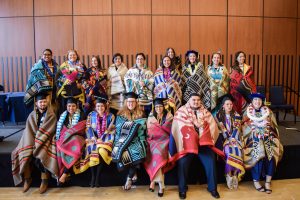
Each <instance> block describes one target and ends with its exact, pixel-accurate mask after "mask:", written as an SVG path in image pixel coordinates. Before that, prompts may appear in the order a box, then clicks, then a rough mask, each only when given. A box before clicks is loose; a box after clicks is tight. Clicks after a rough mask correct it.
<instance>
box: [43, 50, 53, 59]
mask: <svg viewBox="0 0 300 200" xmlns="http://www.w3.org/2000/svg"><path fill="white" fill-rule="evenodd" d="M43 59H44V61H46V62H51V61H52V53H51V52H50V51H47V50H45V51H44V52H43Z"/></svg>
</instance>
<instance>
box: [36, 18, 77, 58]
mask: <svg viewBox="0 0 300 200" xmlns="http://www.w3.org/2000/svg"><path fill="white" fill-rule="evenodd" d="M35 30H36V32H35V40H36V55H37V57H38V56H40V55H41V54H42V51H43V50H44V49H46V48H50V49H51V50H52V51H53V54H54V55H65V54H66V53H67V51H68V50H69V49H72V48H73V34H72V17H70V16H61V17H56V16H55V17H36V18H35ZM79 51H80V50H79Z"/></svg>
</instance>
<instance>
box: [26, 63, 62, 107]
mask: <svg viewBox="0 0 300 200" xmlns="http://www.w3.org/2000/svg"><path fill="white" fill-rule="evenodd" d="M52 63H53V67H56V66H57V64H56V62H55V60H52ZM54 71H55V70H54ZM50 90H52V86H51V84H50V82H49V80H48V78H47V75H46V74H45V67H44V65H43V60H42V59H41V60H39V61H38V62H37V63H35V64H34V66H33V67H32V68H31V71H30V75H29V78H28V82H27V86H26V91H25V96H24V103H25V104H26V105H30V104H31V103H32V102H33V98H34V96H35V95H36V94H38V93H40V92H45V91H50Z"/></svg>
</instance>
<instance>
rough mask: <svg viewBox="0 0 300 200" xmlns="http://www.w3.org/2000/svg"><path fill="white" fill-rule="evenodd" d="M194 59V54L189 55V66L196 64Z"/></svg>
mask: <svg viewBox="0 0 300 200" xmlns="http://www.w3.org/2000/svg"><path fill="white" fill-rule="evenodd" d="M196 59H197V57H196V54H194V53H190V54H189V61H190V63H191V64H194V63H195V62H196Z"/></svg>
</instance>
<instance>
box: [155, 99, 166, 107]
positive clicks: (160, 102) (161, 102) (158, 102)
mask: <svg viewBox="0 0 300 200" xmlns="http://www.w3.org/2000/svg"><path fill="white" fill-rule="evenodd" d="M165 100H166V99H165V98H156V99H154V103H153V104H154V106H156V105H162V106H164V101H165Z"/></svg>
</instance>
